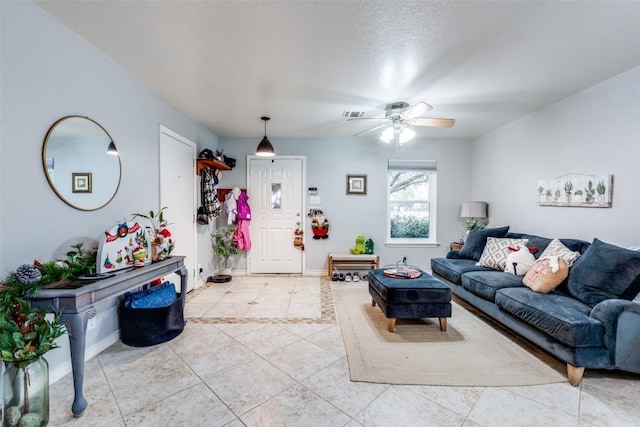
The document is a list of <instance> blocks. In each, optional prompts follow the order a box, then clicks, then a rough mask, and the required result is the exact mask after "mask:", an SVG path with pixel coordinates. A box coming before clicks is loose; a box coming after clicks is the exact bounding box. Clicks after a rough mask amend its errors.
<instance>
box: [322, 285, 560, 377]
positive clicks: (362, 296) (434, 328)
mask: <svg viewBox="0 0 640 427" xmlns="http://www.w3.org/2000/svg"><path fill="white" fill-rule="evenodd" d="M333 298H334V303H335V307H336V316H337V318H338V324H339V325H340V329H341V330H342V337H343V339H344V344H345V347H346V351H347V357H348V360H349V371H350V376H351V380H352V381H364V382H373V383H385V384H417V385H437V386H523V385H537V384H550V383H559V382H566V381H567V379H566V378H565V377H564V376H563V375H561V374H560V373H559V372H557V371H556V370H554V369H553V368H551V367H550V366H548V365H547V364H545V363H543V362H542V361H540V360H539V359H537V358H536V357H535V356H533V355H531V354H529V353H528V352H526V351H525V350H523V349H522V348H521V347H519V346H518V345H517V344H515V343H514V342H512V341H511V340H509V339H508V338H507V337H505V336H504V335H502V334H501V333H500V332H498V331H496V330H495V329H493V328H492V327H491V326H489V325H487V324H486V323H485V322H484V321H483V320H481V319H479V318H478V317H476V316H475V315H473V314H472V313H469V312H468V311H467V310H465V309H464V308H463V307H461V306H460V305H458V304H456V303H455V302H453V303H452V305H453V307H452V308H453V314H452V317H451V318H449V319H448V321H447V331H446V332H442V331H440V327H439V324H438V319H437V318H434V319H415V320H414V319H412V320H406V319H398V320H397V322H396V332H389V331H388V330H387V319H386V318H385V316H384V314H383V313H382V311H381V310H380V308H379V307H377V306H376V307H372V306H371V296H370V295H369V293H368V291H367V289H366V288H365V289H362V288H358V289H353V288H349V289H336V288H334V289H333Z"/></svg>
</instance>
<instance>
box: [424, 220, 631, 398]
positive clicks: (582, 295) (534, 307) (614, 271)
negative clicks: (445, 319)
mask: <svg viewBox="0 0 640 427" xmlns="http://www.w3.org/2000/svg"><path fill="white" fill-rule="evenodd" d="M489 237H495V238H511V239H527V243H526V245H527V246H528V247H535V248H537V252H536V253H535V254H534V256H535V257H536V258H538V257H540V255H541V254H542V253H543V252H544V250H545V248H546V247H547V246H548V245H549V244H550V243H551V241H552V239H549V238H545V237H540V236H535V235H528V234H522V233H509V232H508V227H502V228H485V229H480V228H477V229H474V230H472V231H471V232H470V233H469V235H468V238H467V242H465V245H464V246H463V247H462V249H460V251H450V252H449V253H448V254H447V256H446V258H433V259H432V260H431V269H432V271H433V275H434V277H437V278H439V279H441V280H442V281H444V282H445V283H447V284H448V285H449V286H450V287H451V291H452V293H453V294H454V295H456V296H457V297H459V298H461V299H462V300H464V301H466V302H468V303H470V304H471V305H473V306H475V307H476V308H478V309H479V310H481V311H482V312H483V313H485V314H486V315H488V316H490V317H491V318H493V319H495V320H496V321H498V322H499V323H501V324H503V325H504V326H506V327H507V328H509V329H511V330H513V331H514V332H516V333H518V334H520V335H521V336H523V337H524V338H526V339H527V340H529V341H531V342H533V343H535V344H536V345H538V346H539V347H541V348H542V349H544V350H545V351H547V352H548V353H550V354H552V355H553V356H555V357H557V358H558V359H560V360H562V361H563V362H565V363H566V364H567V374H568V379H569V382H570V383H571V384H572V385H574V386H577V385H579V384H580V382H581V380H582V376H583V374H584V370H585V368H590V369H620V370H623V371H628V372H633V373H640V304H638V303H636V302H633V301H632V300H633V299H634V297H635V296H636V295H637V294H638V293H639V292H640V252H638V251H632V250H629V249H624V248H621V247H618V246H615V245H611V244H608V243H604V242H602V241H600V240H598V239H594V240H593V242H592V243H588V242H585V241H582V240H576V239H560V241H561V242H562V243H563V244H564V246H566V248H568V249H569V250H570V251H576V252H579V253H580V254H581V255H580V256H579V257H578V258H577V259H576V260H575V262H573V265H572V266H571V267H570V268H569V274H568V277H567V279H566V280H564V282H562V283H561V284H560V285H559V286H558V287H557V288H555V289H554V290H553V291H551V292H549V293H539V292H534V291H533V290H531V289H530V288H529V287H527V286H525V285H524V284H523V282H522V279H523V277H522V276H516V275H513V274H510V273H506V272H503V271H499V270H496V269H494V268H488V267H483V266H478V265H476V264H477V263H478V260H479V259H480V257H481V254H482V252H483V250H484V246H485V245H486V242H487V239H488V238H489ZM576 255H577V254H576Z"/></svg>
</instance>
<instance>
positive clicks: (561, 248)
mask: <svg viewBox="0 0 640 427" xmlns="http://www.w3.org/2000/svg"><path fill="white" fill-rule="evenodd" d="M549 256H559V257H561V258H563V259H564V260H565V261H567V267H571V265H572V264H573V262H574V261H575V260H577V259H578V257H579V256H580V252H574V251H572V250H570V249H569V248H567V247H566V246H565V245H563V244H562V242H561V241H560V240H558V239H553V240H552V241H551V243H549V246H547V248H546V249H545V250H544V251H543V252H542V253H541V254H540V257H539V258H538V259H540V258H544V257H549Z"/></svg>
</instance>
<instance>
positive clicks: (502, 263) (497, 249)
mask: <svg viewBox="0 0 640 427" xmlns="http://www.w3.org/2000/svg"><path fill="white" fill-rule="evenodd" d="M528 242H529V240H527V239H507V238H498V237H487V244H486V245H485V246H484V249H483V250H482V255H480V259H479V260H478V263H477V264H476V265H479V266H481V267H489V268H493V269H494V270H499V271H504V268H505V267H506V265H507V256H509V254H510V253H511V250H510V249H509V246H512V247H514V248H518V249H519V248H520V247H521V246H526V245H527V243H528Z"/></svg>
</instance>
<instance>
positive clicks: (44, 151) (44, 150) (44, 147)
mask: <svg viewBox="0 0 640 427" xmlns="http://www.w3.org/2000/svg"><path fill="white" fill-rule="evenodd" d="M68 119H85V120H88V121H90V122H92V123H93V124H95V125H96V126H98V127H99V128H100V129H101V130H102V131H103V132H104V133H105V134H106V135H107V136H108V137H109V140H111V142H114V141H113V138H112V137H111V135H110V134H109V132H107V130H106V129H105V128H104V127H103V126H102V125H101V124H100V123H98V122H96V121H95V120H93V119H91V118H89V117H86V116H77V115H72V116H64V117H62V118H60V119H58V120H57V121H56V122H55V123H54V124H52V125H51V127H50V128H49V130H48V131H47V134H46V135H45V137H44V142H43V144H42V169H43V171H44V175H45V176H46V177H47V182H48V183H49V186H50V187H51V189H52V190H53V192H54V193H55V194H56V196H58V197H59V198H60V200H62V201H63V202H65V203H66V204H67V205H69V206H71V207H72V208H74V209H78V210H80V211H85V212H91V211H97V210H98V209H102V208H103V207H105V206H107V205H108V204H109V203H110V202H111V201H112V200H113V198H114V197H116V194H118V190H119V189H120V183H121V182H122V161H121V160H120V155H119V154H118V167H119V168H120V171H119V173H118V184H117V185H116V188H115V190H114V191H113V194H112V195H111V196H110V197H109V199H108V200H107V201H106V202H105V203H103V204H102V205H100V206H98V207H95V208H82V207H79V206H76V205H74V204H73V203H71V202H70V201H69V200H67V199H66V198H65V197H64V196H63V195H62V194H61V193H60V192H59V191H58V189H57V188H56V185H55V183H54V182H52V180H51V177H50V176H49V173H48V169H47V144H48V143H49V137H50V136H51V134H52V133H53V131H54V130H55V129H56V127H58V125H60V124H61V123H62V122H64V121H65V120H68ZM114 145H115V142H114Z"/></svg>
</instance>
